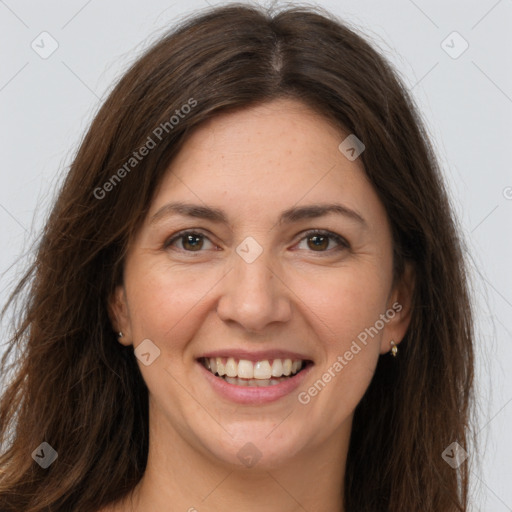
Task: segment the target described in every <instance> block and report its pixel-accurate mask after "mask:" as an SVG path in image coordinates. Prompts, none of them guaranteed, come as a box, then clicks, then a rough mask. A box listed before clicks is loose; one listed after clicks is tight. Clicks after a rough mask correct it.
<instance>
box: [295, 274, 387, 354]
mask: <svg viewBox="0 0 512 512" xmlns="http://www.w3.org/2000/svg"><path fill="white" fill-rule="evenodd" d="M388 281H389V279H384V278H383V276H382V274H381V272H380V271H379V270H378V269H377V268H375V267H374V268H372V266H369V265H365V266H362V265H361V266H359V267H357V266H352V267H349V266H347V267H344V268H338V269H329V272H326V273H325V274H323V275H322V274H316V275H315V276H314V277H313V276H311V275H309V276H308V275H306V276H305V277H301V278H300V281H296V283H295V285H296V290H297V296H298V297H299V298H300V299H301V300H302V301H303V303H304V305H305V306H306V311H307V310H309V311H310V312H309V314H308V317H309V318H310V319H311V321H312V322H314V323H315V325H316V327H317V328H318V331H317V330H316V329H315V331H316V332H318V333H322V336H321V338H322V340H323V341H324V342H326V343H327V342H328V348H331V349H332V350H338V351H339V350H343V349H344V347H347V346H349V345H350V342H351V341H352V340H353V339H355V338H356V337H357V335H358V334H359V333H360V332H361V331H364V329H365V328H368V327H370V326H372V325H374V324H375V322H376V321H377V320H378V319H379V316H380V314H381V313H384V311H385V308H386V299H387V295H388V292H389V288H388V287H389V283H388Z"/></svg>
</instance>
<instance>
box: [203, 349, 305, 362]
mask: <svg viewBox="0 0 512 512" xmlns="http://www.w3.org/2000/svg"><path fill="white" fill-rule="evenodd" d="M201 357H206V358H210V357H232V358H234V359H238V360H240V359H246V360H248V361H265V360H266V359H292V360H296V359H301V360H303V361H312V359H311V358H310V357H308V356H306V355H304V354H299V353H298V352H291V351H289V350H279V349H273V350H261V351H257V352H252V351H248V350H240V349H224V350H214V351H212V352H207V353H205V354H203V355H202V356H200V357H199V359H200V358H201Z"/></svg>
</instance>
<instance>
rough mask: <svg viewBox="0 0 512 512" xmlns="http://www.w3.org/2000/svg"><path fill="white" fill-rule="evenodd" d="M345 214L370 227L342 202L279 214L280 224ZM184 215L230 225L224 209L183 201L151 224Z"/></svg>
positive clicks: (168, 206) (163, 211)
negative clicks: (170, 216)
mask: <svg viewBox="0 0 512 512" xmlns="http://www.w3.org/2000/svg"><path fill="white" fill-rule="evenodd" d="M333 213H334V214H336V215H343V216H344V217H348V218H349V219H351V220H355V221H356V222H358V223H359V224H361V225H362V226H363V227H364V228H368V224H367V223H366V221H365V219H364V218H363V217H362V215H360V214H359V213H357V212H356V211H355V210H352V209H350V208H348V207H347V206H344V205H342V204H337V203H328V204H314V205H307V206H294V207H292V208H289V209H288V210H285V211H283V212H282V213H281V215H280V216H279V220H278V223H279V224H291V223H293V222H298V221H300V220H303V219H314V218H318V217H323V216H325V215H329V214H333ZM173 214H174V215H182V216H185V217H195V218H200V219H206V220H210V221H212V222H216V223H219V224H227V225H229V221H228V218H227V215H226V214H225V213H224V211H222V210H220V209H218V208H213V207H210V206H202V205H198V204H188V203H182V202H174V203H168V204H166V205H164V206H162V208H160V209H159V210H158V211H157V212H156V213H155V214H154V215H153V217H151V220H150V224H153V223H155V222H157V221H158V220H160V219H161V218H163V217H167V216H169V215H173Z"/></svg>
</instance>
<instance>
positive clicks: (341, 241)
mask: <svg viewBox="0 0 512 512" xmlns="http://www.w3.org/2000/svg"><path fill="white" fill-rule="evenodd" d="M203 231H204V230H203V229H202V228H189V229H184V230H181V231H178V232H177V233H174V234H173V235H171V237H170V238H168V239H166V241H165V242H164V245H163V248H164V249H168V248H169V247H170V246H171V244H173V243H174V242H175V241H177V240H180V239H183V238H184V237H185V236H186V235H190V234H192V235H201V236H202V237H203V238H205V239H207V240H208V241H209V242H210V243H211V244H213V245H216V244H215V243H214V242H213V241H212V240H210V238H209V236H208V235H206V234H205V233H204V232H203ZM313 235H318V236H325V237H328V238H330V239H332V240H334V241H335V242H336V243H337V244H338V245H337V247H335V248H333V249H328V250H326V251H308V252H312V253H320V254H331V253H332V252H333V251H337V250H342V249H350V244H349V243H348V241H347V240H346V239H345V238H344V237H342V236H341V235H339V234H338V233H334V232H333V231H329V230H327V229H309V230H306V231H303V232H301V233H299V235H298V236H300V238H299V239H298V241H297V242H296V244H295V245H297V244H298V243H299V242H302V241H303V240H304V239H306V238H308V237H310V236H313ZM178 249H179V250H180V251H182V252H187V253H201V252H203V251H202V250H199V251H187V250H185V249H180V248H178Z"/></svg>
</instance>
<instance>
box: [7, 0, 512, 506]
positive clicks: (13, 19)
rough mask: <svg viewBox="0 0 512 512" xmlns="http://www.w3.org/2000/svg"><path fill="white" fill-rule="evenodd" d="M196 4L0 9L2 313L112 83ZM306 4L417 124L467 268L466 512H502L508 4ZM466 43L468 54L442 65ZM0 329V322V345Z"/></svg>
mask: <svg viewBox="0 0 512 512" xmlns="http://www.w3.org/2000/svg"><path fill="white" fill-rule="evenodd" d="M218 3H220V2H218ZM222 3H225V2H222ZM207 4H209V5H215V4H216V2H214V1H213V0H210V1H209V2H208V3H206V2H205V1H204V0H201V1H199V0H198V1H192V0H190V1H186V2H185V1H180V2H174V3H167V2H163V1H153V2H151V4H150V5H145V4H144V3H142V2H135V1H120V0H115V1H113V0H112V1H109V2H105V1H103V2H100V1H99V0H89V1H86V0H73V1H67V2H64V1H60V2H59V1H46V2H37V3H36V2H28V1H21V0H5V1H3V0H0V48H1V54H0V140H1V141H2V151H1V161H0V183H1V185H2V186H1V188H0V226H1V227H0V244H1V247H2V251H1V253H0V304H1V305H3V304H5V301H6V298H7V294H8V292H9V290H11V289H12V286H13V283H14V282H15V279H16V278H17V277H18V276H19V275H20V272H21V271H22V270H23V268H24V267H25V266H26V264H27V262H28V261H29V257H28V254H29V250H30V247H31V243H32V242H33V241H34V240H35V238H36V237H37V235H38V234H39V232H40V229H41V226H42V225H43V221H44V218H45V215H46V212H47V210H48V207H49V205H50V204H51V202H52V200H53V198H54V193H55V190H56V187H57V186H58V184H59V182H60V180H61V179H62V176H63V175H64V173H65V171H66V170H67V166H68V165H69V164H70V162H71V160H72V157H73V155H74V152H75V151H76V149H77V144H78V143H79V141H80V139H81V137H82V136H83V134H84V131H85V130H86V128H87V127H88V125H89V123H90V121H91V119H92V117H93V115H94V113H95V112H96V111H97V109H98V107H99V105H100V104H101V102H102V101H103V100H104V99H105V97H106V94H107V92H108V91H110V89H111V87H112V85H113V83H114V81H115V80H116V79H117V78H118V77H119V76H120V74H122V72H123V70H125V69H126V67H127V66H128V65H129V64H130V63H131V62H132V61H133V60H134V59H135V58H136V57H137V55H138V54H139V53H140V51H141V50H142V49H144V48H146V47H147V46H148V45H149V44H150V43H151V42H153V41H154V40H155V39H156V38H158V37H159V35H161V34H163V32H165V31H166V30H167V29H168V28H169V26H171V25H172V24H173V22H174V21H175V20H176V19H177V17H179V16H181V15H183V14H186V13H190V12H192V11H193V10H196V9H199V8H202V7H205V6H207ZM317 5H320V6H322V7H325V8H327V9H328V10H331V11H332V12H334V13H335V14H337V15H338V16H341V17H343V18H344V19H345V20H347V21H348V22H350V23H351V24H353V25H355V26H356V27H358V28H359V29H360V31H361V32H363V33H364V34H366V36H367V37H368V38H369V39H371V40H372V41H373V42H374V44H376V45H377V46H379V47H380V48H381V51H382V52H383V53H384V54H385V55H386V57H387V58H388V59H390V60H391V61H392V63H393V64H394V65H395V66H396V68H398V70H399V72H400V74H401V75H402V76H403V78H404V80H405V82H406V84H408V86H409V87H410V89H411V90H412V92H413V95H414V97H415V100H416V102H417V103H418V106H419V108H420V110H421V112H422V114H423V117H424V119H425V121H426V123H427V127H428V129H429V132H430V134H431V137H432V140H433V142H434V144H435V147H436V150H437V154H438V157H439V159H440V161H441V164H442V166H443V170H444V173H445V176H446V180H447V183H448V186H449V189H450V194H451V196H452V200H453V204H454V207H455V210H456V213H457V215H458V216H459V219H460V222H461V226H462V230H463V235H464V236H465V239H466V243H467V252H468V257H470V258H471V268H472V276H471V277H472V283H473V288H474V297H475V310H476V313H477V320H478V325H477V339H476V345H477V379H478V380H477V389H476V398H477V400H478V413H479V417H478V425H477V426H476V431H478V438H479V446H478V448H479V450H480V453H481V465H477V466H475V468H474V471H473V495H472V504H473V505H472V507H473V508H472V510H479V511H480V510H481V511H492V512H504V511H512V486H510V482H511V481H512V467H511V466H512V465H511V463H510V460H511V458H512V441H511V439H510V431H511V429H510V427H511V425H512V404H511V401H512V385H511V384H512V372H510V370H509V367H510V365H511V363H512V344H511V332H512V320H511V317H512V273H511V272H510V269H509V264H510V262H511V261H512V242H511V233H512V231H511V229H510V228H511V226H512V223H511V216H512V215H511V214H512V172H511V169H510V163H509V162H510V158H509V147H507V146H509V145H507V144H506V142H508V143H510V141H511V140H512V137H511V135H512V122H511V115H512V67H511V65H510V54H511V49H512V45H511V42H512V36H511V34H512V0H499V1H496V0H480V1H478V2H476V1H464V2H463V1H456V2H450V3H447V2H442V1H438V0H436V1H429V2H427V1H425V0H415V1H413V0H393V1H388V2H378V1H377V0H372V1H355V0H354V1H348V0H342V1H337V2H335V1H320V2H318V3H317ZM43 31H46V32H48V33H49V34H51V37H52V38H53V39H55V40H56V41H57V43H58V48H57V50H56V51H55V52H54V53H53V54H52V55H50V56H49V57H48V58H46V59H43V58H41V57H40V55H39V54H38V53H36V51H34V50H33V49H32V47H31V44H32V42H33V41H35V43H34V44H39V46H40V47H42V46H43V44H44V48H45V49H46V50H48V49H49V48H50V42H51V41H50V39H48V38H47V39H45V40H44V42H43V43H42V42H41V37H39V35H40V34H41V32H43ZM453 31H456V32H458V33H459V34H460V36H461V37H462V38H463V39H460V38H459V36H457V35H455V36H453V35H452V36H450V34H452V32H453ZM448 36H450V37H448ZM45 37H48V36H45ZM447 37H448V39H446V38H447ZM464 40H465V41H467V44H469V47H468V49H467V50H466V51H465V52H464V53H462V54H461V55H460V56H458V57H457V58H452V56H456V54H458V53H459V52H460V51H461V50H462V49H463V48H464V46H463V45H464V44H465V43H464ZM443 41H445V43H444V44H443ZM445 50H447V51H448V52H451V53H452V56H450V55H449V54H448V53H447V51H445ZM40 51H43V48H41V49H40ZM7 327H8V318H7V320H6V321H4V322H3V325H2V336H1V340H0V342H1V343H5V341H6V338H7ZM3 350H4V348H3V347H1V346H0V353H2V351H3ZM48 370H49V371H51V369H48ZM397 435H406V433H400V432H397ZM475 448H476V447H473V448H472V449H471V450H470V457H474V455H475Z"/></svg>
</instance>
